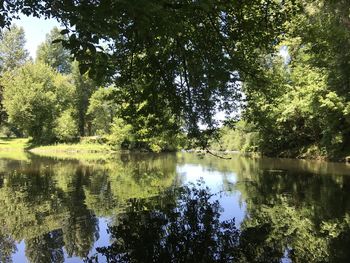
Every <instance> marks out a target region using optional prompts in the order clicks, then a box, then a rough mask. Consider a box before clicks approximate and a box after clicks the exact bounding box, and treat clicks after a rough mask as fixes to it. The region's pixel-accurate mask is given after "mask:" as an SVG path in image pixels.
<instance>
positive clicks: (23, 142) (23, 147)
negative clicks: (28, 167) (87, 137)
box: [0, 138, 112, 153]
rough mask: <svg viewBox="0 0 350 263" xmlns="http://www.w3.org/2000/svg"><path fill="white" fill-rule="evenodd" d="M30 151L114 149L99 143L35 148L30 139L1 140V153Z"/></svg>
mask: <svg viewBox="0 0 350 263" xmlns="http://www.w3.org/2000/svg"><path fill="white" fill-rule="evenodd" d="M20 151H30V152H34V153H105V152H112V149H111V148H110V147H109V146H108V145H105V144H99V143H81V142H80V143H72V144H66V143H57V144H52V145H42V146H35V145H32V144H31V143H30V140H29V139H28V138H25V139H23V138H21V139H18V138H0V152H20Z"/></svg>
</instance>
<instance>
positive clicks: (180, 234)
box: [0, 153, 350, 263]
mask: <svg viewBox="0 0 350 263" xmlns="http://www.w3.org/2000/svg"><path fill="white" fill-rule="evenodd" d="M225 222H230V224H229V223H227V225H225V224H224V223H225ZM0 226H1V228H0V262H19V263H24V262H83V261H86V262H97V261H98V262H106V261H107V257H109V259H110V260H111V259H114V260H115V261H114V262H230V261H232V262H350V250H349V249H348V248H349V247H350V166H349V165H346V164H340V163H327V162H317V161H305V160H289V159H271V158H247V157H242V156H239V155H233V156H232V159H231V160H223V159H220V158H217V157H213V156H208V155H198V154H195V153H177V154H158V155H156V154H146V153H145V154H120V155H115V156H100V157H98V158H97V157H94V156H93V155H87V156H74V155H73V154H72V156H70V155H69V154H68V155H67V156H64V157H39V156H36V155H33V154H29V153H28V154H22V155H20V156H18V157H16V156H13V155H9V156H3V157H2V158H1V159H0ZM223 229H226V230H227V232H225V231H224V230H223ZM223 233H226V234H223ZM227 239H230V241H229V242H228V241H227ZM112 244H114V246H111V245H112ZM220 260H221V261H220ZM111 262H113V261H111Z"/></svg>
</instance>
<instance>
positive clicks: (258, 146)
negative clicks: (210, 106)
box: [221, 1, 350, 159]
mask: <svg viewBox="0 0 350 263" xmlns="http://www.w3.org/2000/svg"><path fill="white" fill-rule="evenodd" d="M303 7H304V9H303V12H301V13H299V14H298V15H297V16H295V17H294V18H293V19H292V20H290V21H289V22H288V26H287V27H286V29H287V31H286V34H285V36H284V39H283V42H281V44H280V45H279V46H277V50H276V52H275V53H274V54H265V69H264V75H265V80H266V81H262V82H261V81H260V82H259V81H256V79H254V78H249V79H246V81H245V82H244V83H243V91H244V93H245V95H246V106H245V109H244V111H243V114H242V118H243V119H244V120H245V122H246V123H247V125H246V128H245V130H246V132H245V133H243V136H242V137H247V136H251V135H253V134H255V136H256V137H257V138H258V139H257V140H254V141H252V142H251V143H250V144H249V145H248V147H243V148H244V149H243V150H259V151H261V152H263V153H264V154H267V155H274V156H276V155H279V156H289V157H308V158H310V157H311V158H320V157H321V158H334V159H339V158H341V157H344V156H346V155H347V154H349V150H348V149H349V146H350V141H349V138H350V118H349V117H350V115H349V114H350V110H349V109H350V97H349V92H348V90H349V78H348V76H349V66H348V63H349V59H348V58H349V54H348V48H347V47H348V46H349V36H350V30H349V23H348V21H349V18H348V16H347V14H345V13H344V10H348V9H349V4H348V3H346V2H345V1H332V2H330V1H304V3H303ZM281 49H282V50H284V51H286V50H287V51H288V53H287V54H286V53H285V55H284V57H281V56H280V52H281V51H280V50H281ZM241 127H242V125H240V122H239V123H238V124H237V125H236V128H235V129H234V132H235V133H238V132H239V131H241V130H242V128H241ZM225 129H228V130H230V129H229V128H225ZM225 129H224V130H223V132H224V133H225ZM232 132H233V131H232ZM225 136H228V135H227V132H226V135H224V137H223V140H225ZM223 140H222V141H221V144H222V145H224V146H223V147H224V148H225V147H226V146H227V144H225V143H224V141H223ZM241 149H242V148H241Z"/></svg>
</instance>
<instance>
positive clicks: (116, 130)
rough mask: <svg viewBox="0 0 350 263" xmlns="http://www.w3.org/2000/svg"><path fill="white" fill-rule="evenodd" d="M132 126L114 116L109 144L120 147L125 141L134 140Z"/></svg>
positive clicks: (108, 138)
mask: <svg viewBox="0 0 350 263" xmlns="http://www.w3.org/2000/svg"><path fill="white" fill-rule="evenodd" d="M131 132H132V126H131V125H129V124H126V123H125V122H124V121H123V120H122V119H120V118H114V119H113V123H112V125H111V131H110V134H109V135H108V136H107V141H108V144H110V145H112V146H114V147H115V148H120V147H121V146H122V144H123V143H125V141H132V139H131V137H132V135H131V134H132V133H131Z"/></svg>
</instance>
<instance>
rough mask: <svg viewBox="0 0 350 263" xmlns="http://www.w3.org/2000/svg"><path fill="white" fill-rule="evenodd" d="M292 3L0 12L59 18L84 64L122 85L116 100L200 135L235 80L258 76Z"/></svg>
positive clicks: (231, 95)
mask: <svg viewBox="0 0 350 263" xmlns="http://www.w3.org/2000/svg"><path fill="white" fill-rule="evenodd" d="M297 10H298V5H297V3H296V1H292V0H290V1H282V2H280V1H274V0H266V1H260V0H254V1H249V2H243V1H234V0H231V1H228V0H221V1H210V0H207V1H201V2H197V1H188V0H182V1H155V0H154V1H115V0H107V1H84V2H77V3H75V2H70V1H40V2H37V1H29V0H22V1H11V0H9V1H6V4H5V5H3V9H2V12H1V14H2V16H3V23H2V24H3V25H5V24H6V23H7V22H9V21H10V20H11V17H13V15H14V14H16V13H18V12H22V13H24V14H26V15H34V16H45V17H55V18H57V19H58V20H60V21H61V22H62V23H63V24H64V25H66V26H67V29H66V30H64V31H63V32H62V33H66V34H67V35H68V39H67V40H66V41H63V44H64V46H65V47H67V48H69V49H70V50H71V52H72V53H73V55H74V56H75V58H76V59H77V60H78V61H79V63H80V69H81V70H82V72H85V71H87V70H89V74H90V76H92V77H94V78H95V79H98V80H103V81H105V82H109V83H114V84H116V85H117V86H121V87H124V88H125V89H127V90H128V91H129V92H124V93H122V94H120V95H119V98H118V100H122V101H124V102H126V103H133V104H134V103H144V106H143V111H142V112H137V113H138V114H139V115H140V114H143V115H144V116H145V117H147V116H153V117H154V118H155V119H157V121H160V120H162V119H164V116H168V115H169V114H170V115H172V116H174V118H175V122H174V123H175V124H177V125H167V123H166V122H165V123H164V122H163V125H160V127H159V131H157V128H158V127H155V128H154V130H155V131H154V132H155V133H161V132H162V131H163V130H164V129H168V130H174V131H177V130H179V129H182V128H184V130H185V131H186V133H187V134H188V135H190V136H192V137H200V136H201V133H200V126H202V125H204V126H206V127H207V128H208V129H209V130H210V129H213V128H216V126H217V124H218V123H217V120H216V119H215V118H214V117H213V116H214V115H215V113H216V112H217V111H225V112H227V113H230V112H233V111H234V110H235V109H236V107H235V106H236V102H237V99H238V98H239V96H240V94H241V93H240V91H239V90H240V89H239V87H240V85H239V83H240V81H241V80H242V79H244V77H245V76H250V75H254V76H255V77H259V74H258V73H259V71H260V69H261V68H260V60H259V57H260V55H259V54H260V53H259V51H261V50H264V51H266V50H270V49H271V48H273V47H274V46H275V45H276V43H277V42H278V41H279V36H280V35H281V34H282V33H283V32H284V26H283V25H284V22H285V21H286V20H287V19H288V18H289V17H290V16H292V15H293V13H294V12H295V11H297ZM194 14H195V15H194ZM91 21H93V23H92V22H91ZM136 110H137V109H132V108H130V109H129V111H131V112H130V114H132V113H135V111H136ZM150 124H151V125H152V123H150Z"/></svg>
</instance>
